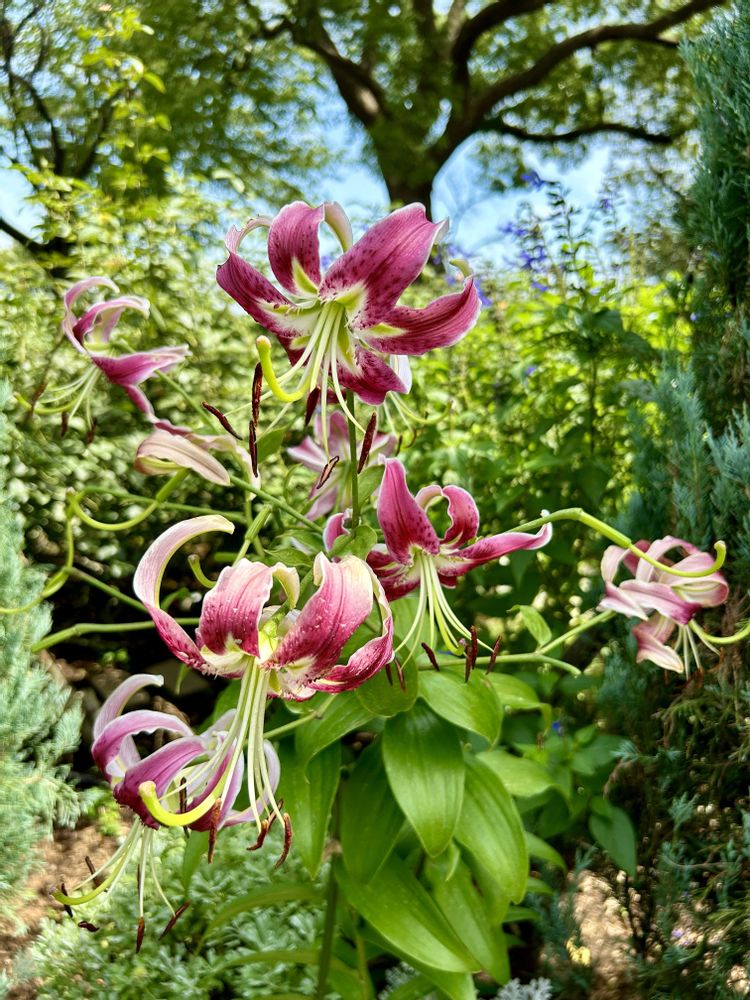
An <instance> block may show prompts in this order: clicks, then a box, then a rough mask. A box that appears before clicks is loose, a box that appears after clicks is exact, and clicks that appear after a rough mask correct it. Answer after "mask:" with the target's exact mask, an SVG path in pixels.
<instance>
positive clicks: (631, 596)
mask: <svg viewBox="0 0 750 1000" xmlns="http://www.w3.org/2000/svg"><path fill="white" fill-rule="evenodd" d="M636 544H637V546H638V548H639V549H641V550H642V551H643V552H645V553H646V555H648V556H650V557H651V558H652V559H655V560H656V561H657V562H660V563H666V564H667V565H668V566H671V568H672V569H674V570H676V571H678V572H682V573H701V572H703V573H705V571H706V570H709V569H710V568H711V567H712V566H713V565H714V559H713V557H712V556H710V555H708V553H706V552H701V551H700V549H697V548H696V547H695V546H694V545H691V544H690V542H685V541H683V540H682V539H681V538H673V537H672V536H671V535H667V536H666V537H665V538H658V539H657V540H656V541H655V542H648V541H640V542H637V543H636ZM671 549H682V551H683V552H684V553H685V555H684V556H683V557H682V558H680V559H678V561H677V562H675V563H672V562H671V561H670V560H669V559H665V555H666V553H668V552H669V551H670V550H671ZM621 566H624V567H625V568H626V569H627V570H628V571H629V572H630V573H631V575H632V579H629V580H623V581H622V582H621V583H619V584H615V583H614V579H615V577H616V575H617V572H618V570H619V569H620V567H621ZM601 569H602V577H603V578H604V598H603V599H602V600H601V602H600V603H599V608H600V609H602V610H610V611H617V612H619V613H620V614H623V615H627V616H628V617H635V618H640V619H641V622H640V623H639V624H638V625H636V626H635V627H634V628H633V635H634V636H635V639H636V641H637V643H638V653H637V655H636V662H638V663H641V662H642V661H643V660H650V661H651V662H652V663H656V664H658V666H660V667H664V668H665V669H666V670H674V671H675V672H676V673H679V674H682V673H684V674H686V675H687V674H689V672H690V664H691V662H693V661H694V662H695V664H696V666H697V667H699V668H700V662H701V661H700V653H699V649H698V644H697V642H696V637H695V635H694V633H693V631H692V629H691V628H690V627H689V626H690V622H691V621H692V620H693V618H694V617H695V615H696V614H697V613H698V612H699V611H700V610H701V609H702V608H715V607H717V606H718V605H720V604H723V603H724V601H725V600H726V599H727V594H728V592H729V587H728V585H727V582H726V580H725V579H724V577H723V575H722V574H721V573H719V572H713V573H709V574H707V575H703V576H695V577H692V578H691V577H683V576H676V575H675V574H674V573H670V572H669V570H664V569H658V568H657V567H655V566H651V565H650V564H649V563H648V562H646V561H645V560H644V559H639V558H638V556H636V555H635V554H634V553H632V552H629V551H628V550H627V549H623V548H620V546H618V545H610V546H609V548H608V549H607V550H606V551H605V553H604V556H603V558H602V566H601ZM675 629H676V630H677V641H676V642H675V644H674V645H673V646H668V645H667V642H668V640H669V639H670V638H671V637H672V635H673V633H674V632H675ZM704 641H705V640H704Z"/></svg>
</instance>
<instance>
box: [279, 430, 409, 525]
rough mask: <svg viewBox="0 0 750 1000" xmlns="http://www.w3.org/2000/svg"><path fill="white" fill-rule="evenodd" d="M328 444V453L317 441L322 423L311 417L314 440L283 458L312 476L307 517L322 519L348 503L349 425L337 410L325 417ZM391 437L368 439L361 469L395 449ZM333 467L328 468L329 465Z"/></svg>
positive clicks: (377, 434) (290, 451)
mask: <svg viewBox="0 0 750 1000" xmlns="http://www.w3.org/2000/svg"><path fill="white" fill-rule="evenodd" d="M325 440H326V442H327V444H328V454H326V451H325V448H324V447H323V445H322V444H320V443H319V442H322V441H323V421H322V418H321V417H320V415H317V416H316V418H315V437H314V438H312V437H306V438H305V439H304V441H302V442H301V443H300V444H298V445H296V446H295V447H294V448H287V455H289V457H290V458H292V459H294V461H295V462H300V463H301V464H302V465H304V466H306V468H308V469H310V470H311V471H312V472H314V473H315V477H316V482H315V483H313V486H312V489H311V490H310V496H311V497H315V502H314V503H313V505H312V507H311V508H310V510H309V511H308V517H311V518H313V520H314V519H315V518H316V517H323V516H324V515H326V514H330V512H331V511H332V510H343V509H345V508H346V507H349V506H350V505H351V502H352V485H351V463H350V453H349V426H348V424H347V422H346V417H345V416H344V414H343V413H341V412H340V411H339V410H334V411H333V412H332V413H331V414H330V416H329V417H328V431H327V434H326V436H325ZM396 441H397V439H396V435H395V434H381V433H379V432H376V433H375V435H374V436H373V438H372V444H371V446H370V454H369V457H368V459H367V462H366V464H365V466H363V468H367V466H369V465H372V464H374V460H375V459H376V458H378V457H379V456H380V455H390V454H391V452H392V451H393V449H394V448H395V447H396ZM332 462H335V464H334V465H333V466H332V467H331V463H332ZM326 467H330V468H331V471H330V475H329V476H328V477H327V478H326V479H325V481H324V482H323V485H322V486H320V488H319V487H318V481H319V478H320V477H321V476H322V475H323V472H324V470H325V469H326Z"/></svg>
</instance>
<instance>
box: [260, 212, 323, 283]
mask: <svg viewBox="0 0 750 1000" xmlns="http://www.w3.org/2000/svg"><path fill="white" fill-rule="evenodd" d="M324 218H325V206H324V205H318V206H317V208H311V207H310V206H309V205H307V204H305V202H304V201H294V202H292V203H291V204H290V205H285V206H284V208H282V209H281V211H280V212H279V214H278V215H277V216H276V218H275V219H274V220H273V222H272V223H271V227H270V229H269V230H268V259H269V261H270V263H271V268H272V270H273V273H274V274H275V275H276V277H277V279H278V281H279V282H280V284H281V285H283V286H284V288H286V290H287V291H288V292H290V293H291V294H292V295H300V296H306V295H307V296H309V295H315V293H316V292H317V290H318V285H319V284H320V244H319V241H318V229H319V227H320V224H321V222H323V220H324Z"/></svg>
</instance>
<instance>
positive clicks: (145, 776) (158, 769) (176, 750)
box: [112, 733, 205, 828]
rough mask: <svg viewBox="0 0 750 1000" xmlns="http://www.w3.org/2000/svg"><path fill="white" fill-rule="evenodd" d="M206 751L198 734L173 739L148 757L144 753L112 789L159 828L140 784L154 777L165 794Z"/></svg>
mask: <svg viewBox="0 0 750 1000" xmlns="http://www.w3.org/2000/svg"><path fill="white" fill-rule="evenodd" d="M204 753H205V751H204V748H203V743H202V741H201V739H200V737H198V736H194V735H193V734H192V733H191V734H190V735H188V736H184V737H182V738H180V739H177V740H173V741H172V742H171V743H167V744H166V746H163V747H160V748H159V749H158V750H155V751H154V752H153V753H151V754H149V755H148V757H144V758H143V760H142V761H141V762H140V763H139V764H136V765H135V767H132V768H130V769H129V770H128V771H127V772H126V774H125V777H124V778H123V780H122V781H121V782H119V783H118V784H116V785H115V786H114V788H113V790H112V791H113V793H114V796H115V798H116V799H117V801H118V802H120V803H122V805H126V806H130V808H131V809H132V810H133V812H135V813H137V814H138V815H139V816H140V818H141V819H142V820H143V822H144V823H146V825H147V826H150V827H153V828H158V826H159V824H158V823H157V822H156V820H155V819H154V818H153V816H152V815H151V813H150V812H149V811H148V808H147V807H146V804H145V803H144V801H143V799H142V798H141V796H140V794H139V791H138V790H139V788H140V786H141V785H142V784H143V783H144V781H153V783H154V784H155V785H156V794H157V795H159V796H161V795H163V794H164V792H166V790H167V789H168V788H169V786H170V784H171V783H172V781H174V779H175V778H176V777H177V775H178V774H179V773H180V771H181V770H182V769H183V768H184V767H185V766H186V765H187V764H189V763H190V762H191V761H192V760H194V759H195V758H196V757H200V756H202V755H203V754H204Z"/></svg>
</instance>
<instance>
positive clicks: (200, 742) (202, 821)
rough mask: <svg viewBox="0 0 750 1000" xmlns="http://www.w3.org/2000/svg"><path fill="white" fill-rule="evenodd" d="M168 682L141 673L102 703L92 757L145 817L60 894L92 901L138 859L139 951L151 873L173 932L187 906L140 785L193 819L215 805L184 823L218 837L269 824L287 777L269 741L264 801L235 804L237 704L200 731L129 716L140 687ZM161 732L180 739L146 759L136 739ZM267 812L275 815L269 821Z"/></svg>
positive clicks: (239, 761) (142, 714) (169, 720)
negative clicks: (164, 875)
mask: <svg viewBox="0 0 750 1000" xmlns="http://www.w3.org/2000/svg"><path fill="white" fill-rule="evenodd" d="M163 683H164V678H163V677H160V676H152V675H151V674H136V675H134V676H133V677H129V678H128V679H127V680H126V681H124V682H123V683H122V684H120V685H119V687H118V688H116V690H115V691H113V693H112V694H111V695H110V696H109V698H107V700H106V701H105V702H104V704H103V705H102V707H101V709H100V711H99V714H98V715H97V717H96V721H95V723H94V742H93V745H92V748H91V754H92V756H93V758H94V760H95V761H96V763H97V765H98V766H99V768H100V769H101V771H102V773H103V774H104V776H105V778H106V779H107V781H109V783H110V785H111V786H112V791H113V794H114V797H115V799H116V800H117V801H118V802H119V803H120V804H121V805H124V806H128V807H129V808H130V809H132V810H133V811H134V812H135V813H136V815H137V816H138V819H137V821H136V822H135V823H134V824H133V826H132V827H131V829H130V831H129V833H128V835H127V837H126V838H125V841H124V843H123V844H122V845H121V846H120V847H119V848H118V849H117V851H115V853H114V854H113V856H112V857H111V858H110V859H109V860H108V861H107V862H106V863H105V864H104V865H102V866H101V868H100V869H99V870H93V871H92V872H91V874H90V875H89V877H88V878H86V879H85V880H84V881H83V882H81V883H80V884H79V885H78V886H76V889H75V890H74V892H73V894H71V895H69V894H68V893H67V892H66V891H65V890H64V889H62V890H61V891H59V892H56V893H55V894H54V896H55V898H56V899H57V900H58V901H59V902H61V903H62V904H63V905H65V906H68V907H72V906H78V905H81V904H85V903H90V902H92V901H93V900H94V899H96V898H97V897H98V896H100V895H101V894H102V893H104V892H107V891H109V890H113V889H114V888H115V887H116V885H117V884H118V882H119V881H120V880H121V878H122V876H123V875H124V873H125V871H126V870H127V868H128V866H129V863H130V861H131V860H132V859H133V858H137V859H138V864H139V872H140V875H139V879H138V906H139V912H138V916H139V921H138V941H137V948H140V942H141V940H142V936H143V930H144V927H145V923H144V917H143V902H144V889H145V882H146V877H147V875H150V877H151V879H152V881H153V883H154V886H155V888H156V890H157V893H158V894H159V896H160V897H161V898H162V899H163V900H164V901H165V902H166V904H167V906H168V907H169V909H170V911H171V915H172V919H171V920H170V923H169V924H168V925H167V927H168V929H169V927H171V926H172V924H173V922H174V921H175V920H176V919H177V917H178V916H179V913H180V912H181V910H182V909H184V907H182V908H180V909H179V910H177V911H176V910H175V909H174V908H173V907H172V905H171V903H170V902H169V900H168V899H167V897H166V895H165V893H164V891H163V889H162V887H161V885H160V883H159V878H158V875H157V869H156V865H155V859H154V856H153V851H154V846H155V845H154V835H155V833H156V831H158V830H159V828H160V824H159V823H158V822H157V821H156V820H155V819H154V817H153V816H152V814H151V813H150V812H149V811H148V809H147V808H146V806H145V805H144V802H143V798H142V797H141V795H140V788H141V786H143V785H144V784H145V785H146V786H147V787H151V786H152V785H153V787H154V788H155V789H156V794H157V795H158V796H159V797H160V799H161V800H163V801H167V802H170V803H171V804H172V805H173V806H174V807H175V808H176V809H178V810H179V813H180V814H182V815H184V816H188V817H189V816H190V815H191V813H192V812H194V811H195V810H196V807H200V806H202V805H203V804H204V803H206V802H209V804H210V805H211V810H210V812H205V811H201V814H200V816H198V817H197V818H195V819H191V820H190V821H189V822H187V823H185V824H183V825H185V826H188V827H190V828H191V829H193V830H209V831H210V833H211V837H212V838H215V836H216V834H217V832H218V830H220V829H222V828H223V827H228V826H235V825H237V824H239V823H247V822H254V823H256V824H260V826H261V828H262V825H263V823H266V824H267V825H270V820H271V818H272V817H273V815H274V814H273V812H272V811H271V810H272V802H273V793H274V792H275V790H276V788H277V786H278V783H279V774H280V768H279V759H278V756H277V755H276V751H275V750H274V749H273V747H272V746H271V744H270V743H268V742H266V743H263V744H262V747H261V750H262V754H263V758H264V774H265V776H266V778H267V784H266V786H265V787H264V788H263V790H262V794H261V795H260V797H259V798H258V799H257V801H256V800H255V799H254V798H253V799H252V800H251V801H252V802H253V804H252V805H250V806H248V807H247V808H245V809H242V810H237V809H235V808H234V804H235V801H236V799H237V796H238V795H239V793H240V790H241V788H242V778H243V769H244V764H243V746H242V745H241V744H240V743H239V742H238V738H237V734H238V720H237V712H236V711H235V710H234V709H232V710H230V711H229V712H226V713H225V714H224V715H222V716H221V718H219V719H217V720H216V722H214V723H213V724H212V725H211V726H209V727H208V728H207V729H206V730H205V731H204V732H202V733H200V734H196V733H194V732H193V730H192V729H191V728H190V727H189V726H188V725H187V724H186V723H185V722H183V721H182V719H180V718H179V717H177V716H175V715H169V714H167V713H166V712H156V711H150V710H146V709H139V710H136V711H132V712H127V713H126V714H125V715H123V714H122V710H123V708H124V707H125V705H126V704H127V702H128V701H129V700H130V699H131V698H132V696H133V695H134V694H135V693H136V692H137V691H140V690H141V689H142V688H144V687H147V686H148V685H150V684H154V685H158V686H161V685H162V684H163ZM157 730H158V731H161V732H163V733H168V734H170V735H172V736H174V737H175V738H174V739H172V740H171V741H169V742H167V743H165V744H164V745H163V746H161V747H160V748H159V749H158V750H155V751H154V752H153V753H150V754H148V755H147V756H146V757H143V758H142V757H141V755H140V753H139V752H138V750H137V749H136V745H135V742H134V739H133V737H134V736H137V735H140V734H143V733H154V732H156V731H157ZM274 805H275V803H274ZM199 811H200V810H199ZM264 816H267V817H269V818H268V819H265V820H264V819H263V817H264ZM81 890H83V891H81Z"/></svg>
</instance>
